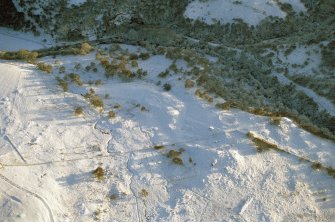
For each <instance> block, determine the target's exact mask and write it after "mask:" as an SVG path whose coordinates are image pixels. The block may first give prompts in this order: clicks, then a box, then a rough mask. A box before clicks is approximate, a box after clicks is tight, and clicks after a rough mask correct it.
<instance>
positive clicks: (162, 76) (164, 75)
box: [158, 69, 170, 78]
mask: <svg viewBox="0 0 335 222" xmlns="http://www.w3.org/2000/svg"><path fill="white" fill-rule="evenodd" d="M169 74H170V72H169V70H168V69H167V70H165V71H164V72H161V73H159V74H158V77H160V78H165V77H167V76H168V75H169Z"/></svg>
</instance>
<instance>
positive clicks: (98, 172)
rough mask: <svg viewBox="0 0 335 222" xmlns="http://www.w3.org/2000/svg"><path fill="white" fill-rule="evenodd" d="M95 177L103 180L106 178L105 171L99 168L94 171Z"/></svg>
mask: <svg viewBox="0 0 335 222" xmlns="http://www.w3.org/2000/svg"><path fill="white" fill-rule="evenodd" d="M93 175H94V177H95V178H96V179H98V180H102V179H104V177H105V170H104V169H103V168H102V167H100V166H99V167H97V168H96V169H95V170H94V171H93Z"/></svg>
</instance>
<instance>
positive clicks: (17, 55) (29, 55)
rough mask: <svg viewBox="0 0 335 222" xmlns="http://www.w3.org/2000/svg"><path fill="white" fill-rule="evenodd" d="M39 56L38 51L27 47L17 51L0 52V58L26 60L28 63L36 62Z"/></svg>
mask: <svg viewBox="0 0 335 222" xmlns="http://www.w3.org/2000/svg"><path fill="white" fill-rule="evenodd" d="M37 57H38V53H37V52H30V51H28V50H26V49H21V50H19V51H17V52H4V53H0V59H5V60H24V61H26V62H28V63H32V64H35V62H36V58H37Z"/></svg>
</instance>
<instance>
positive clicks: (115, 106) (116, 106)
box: [113, 103, 121, 109]
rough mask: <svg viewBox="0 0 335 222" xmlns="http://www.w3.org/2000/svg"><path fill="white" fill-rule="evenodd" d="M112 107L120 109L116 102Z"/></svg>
mask: <svg viewBox="0 0 335 222" xmlns="http://www.w3.org/2000/svg"><path fill="white" fill-rule="evenodd" d="M113 108H114V109H120V108H121V105H120V104H118V103H116V104H115V105H114V106H113Z"/></svg>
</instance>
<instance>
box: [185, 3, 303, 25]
mask: <svg viewBox="0 0 335 222" xmlns="http://www.w3.org/2000/svg"><path fill="white" fill-rule="evenodd" d="M279 2H282V3H289V4H291V5H292V8H293V10H294V11H296V12H300V11H305V10H306V9H305V7H304V5H303V4H302V3H301V2H300V0H282V1H279ZM184 15H185V16H186V17H187V18H190V19H194V20H196V19H198V20H200V21H203V22H205V23H207V24H214V23H215V21H220V22H221V23H232V22H234V19H242V20H243V21H244V22H246V23H248V24H249V25H254V26H256V25H258V24H259V23H260V22H261V21H262V20H263V19H265V18H266V17H269V16H274V17H279V18H284V17H285V16H286V13H285V12H283V11H282V10H281V9H280V7H279V5H278V4H277V3H276V1H273V0H243V1H234V0H209V1H200V0H195V1H192V2H191V3H189V5H188V6H187V8H186V11H185V14H184Z"/></svg>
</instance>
